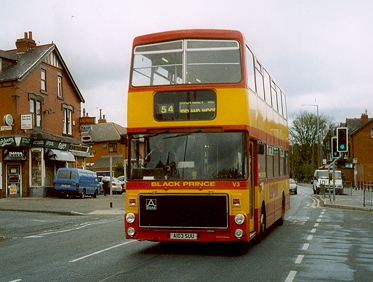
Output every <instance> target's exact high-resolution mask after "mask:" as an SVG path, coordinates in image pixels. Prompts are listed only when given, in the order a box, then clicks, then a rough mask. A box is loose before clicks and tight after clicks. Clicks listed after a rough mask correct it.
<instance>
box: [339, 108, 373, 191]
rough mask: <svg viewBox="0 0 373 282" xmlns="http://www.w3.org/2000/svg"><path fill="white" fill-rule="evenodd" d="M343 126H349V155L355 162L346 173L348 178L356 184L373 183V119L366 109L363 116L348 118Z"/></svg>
mask: <svg viewBox="0 0 373 282" xmlns="http://www.w3.org/2000/svg"><path fill="white" fill-rule="evenodd" d="M341 126H347V128H348V132H349V138H348V154H347V155H348V159H349V160H350V161H352V162H353V167H351V169H350V173H348V171H346V173H345V174H346V176H347V177H346V180H347V181H351V183H354V185H355V186H361V185H362V183H373V119H372V118H369V117H368V113H367V111H365V113H363V114H362V115H361V118H354V119H346V123H344V124H341ZM347 178H348V179H347Z"/></svg>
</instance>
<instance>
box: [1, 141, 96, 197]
mask: <svg viewBox="0 0 373 282" xmlns="http://www.w3.org/2000/svg"><path fill="white" fill-rule="evenodd" d="M70 147H71V148H72V149H73V150H71V151H70V150H69V149H70ZM0 152H1V154H0V156H1V159H0V198H3V197H45V196H48V195H53V179H54V175H55V173H56V171H57V170H58V168H60V167H81V168H85V160H86V158H87V157H88V156H90V148H89V147H87V146H81V145H76V144H70V143H67V142H61V141H53V140H48V139H35V138H30V137H6V138H5V137H1V138H0Z"/></svg>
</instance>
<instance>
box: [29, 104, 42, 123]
mask: <svg viewBox="0 0 373 282" xmlns="http://www.w3.org/2000/svg"><path fill="white" fill-rule="evenodd" d="M30 113H32V125H33V126H37V127H41V102H40V101H38V100H36V99H30Z"/></svg>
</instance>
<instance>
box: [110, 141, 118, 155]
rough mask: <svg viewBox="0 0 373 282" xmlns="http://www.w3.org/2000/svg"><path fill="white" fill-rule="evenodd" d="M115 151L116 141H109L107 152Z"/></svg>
mask: <svg viewBox="0 0 373 282" xmlns="http://www.w3.org/2000/svg"><path fill="white" fill-rule="evenodd" d="M116 151H117V143H109V153H113V152H116Z"/></svg>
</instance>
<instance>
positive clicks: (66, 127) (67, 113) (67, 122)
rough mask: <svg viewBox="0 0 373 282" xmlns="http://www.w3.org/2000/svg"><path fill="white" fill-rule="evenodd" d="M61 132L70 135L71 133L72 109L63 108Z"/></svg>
mask: <svg viewBox="0 0 373 282" xmlns="http://www.w3.org/2000/svg"><path fill="white" fill-rule="evenodd" d="M62 133H63V134H68V135H72V134H73V124H72V110H71V109H68V108H64V109H63V130H62Z"/></svg>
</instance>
